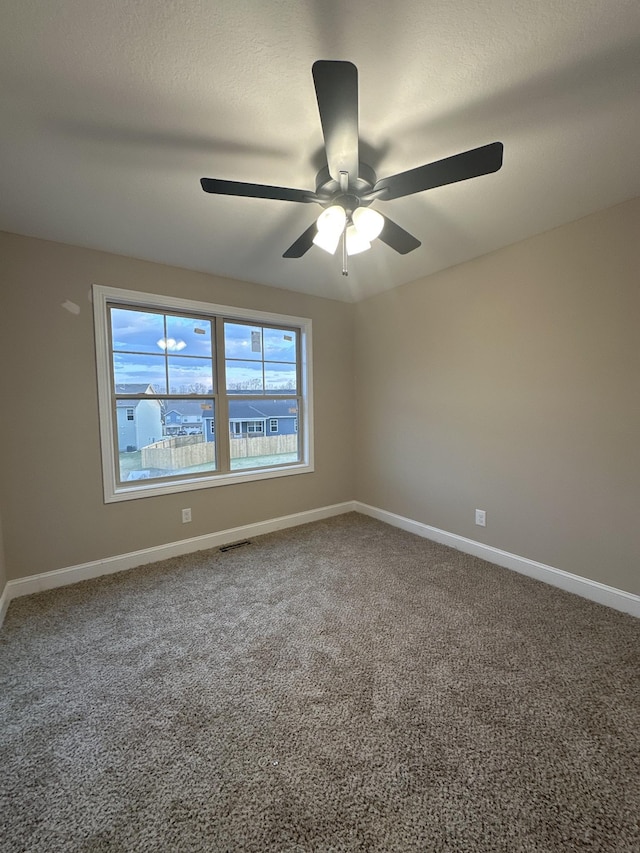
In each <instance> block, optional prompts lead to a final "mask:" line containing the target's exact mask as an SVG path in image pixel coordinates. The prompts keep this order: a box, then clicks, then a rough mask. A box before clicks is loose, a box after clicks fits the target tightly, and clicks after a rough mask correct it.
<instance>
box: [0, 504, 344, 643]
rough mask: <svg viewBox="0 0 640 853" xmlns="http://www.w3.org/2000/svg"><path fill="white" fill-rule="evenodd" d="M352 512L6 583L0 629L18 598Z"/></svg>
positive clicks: (307, 515)
mask: <svg viewBox="0 0 640 853" xmlns="http://www.w3.org/2000/svg"><path fill="white" fill-rule="evenodd" d="M354 510H355V504H354V502H353V501H345V502H344V503H340V504H333V505H332V506H324V507H320V508H319V509H311V510H307V511H306V512H296V513H294V514H293V515H283V516H280V517H279V518H270V519H268V520H267V521H257V522H255V523H254V524H245V525H243V526H242V527H230V528H229V529H227V530H220V531H218V532H217V533H207V534H205V535H204V536H194V537H193V538H192V539H182V540H180V541H179V542H170V543H168V544H166V545H157V546H155V547H153V548H143V549H142V550H141V551H131V552H130V553H129V554H119V555H117V556H115V557H105V559H103V560H94V561H93V562H91V563H81V564H80V565H77V566H69V567H67V568H64V569H55V570H54V571H51V572H42V573H41V574H38V575H32V576H31V577H26V578H19V579H18V580H12V581H8V582H7V585H6V587H5V589H4V592H3V593H2V596H1V597H0V627H1V626H2V621H3V619H4V615H5V612H6V610H7V607H8V605H9V602H10V601H11V600H12V599H14V598H18V597H20V596H22V595H31V594H32V593H34V592H44V591H45V590H48V589H55V588H56V587H59V586H67V585H68V584H72V583H77V582H78V581H85V580H91V579H92V578H98V577H100V576H101V575H110V574H113V573H114V572H122V571H126V570H127V569H133V568H135V567H136V566H144V565H145V564H146V563H156V562H158V561H159V560H166V559H168V558H170V557H178V556H180V555H181V554H190V553H192V552H194V551H204V550H206V549H207V548H219V547H220V546H221V545H228V544H229V543H230V542H237V541H238V540H240V539H248V538H250V537H251V536H260V535H262V534H264V533H273V532H274V531H276V530H284V529H285V528H287V527H297V526H298V525H300V524H308V523H309V522H311V521H320V520H321V519H323V518H330V517H331V516H334V515H342V514H343V513H345V512H354Z"/></svg>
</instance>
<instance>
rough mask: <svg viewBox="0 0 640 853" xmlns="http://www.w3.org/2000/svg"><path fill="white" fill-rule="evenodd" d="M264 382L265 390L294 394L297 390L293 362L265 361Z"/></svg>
mask: <svg viewBox="0 0 640 853" xmlns="http://www.w3.org/2000/svg"><path fill="white" fill-rule="evenodd" d="M264 384H265V390H267V391H281V392H283V393H285V394H295V393H296V391H297V390H298V389H297V388H296V366H295V364H282V363H277V364H274V363H272V362H268V361H266V362H265V364H264Z"/></svg>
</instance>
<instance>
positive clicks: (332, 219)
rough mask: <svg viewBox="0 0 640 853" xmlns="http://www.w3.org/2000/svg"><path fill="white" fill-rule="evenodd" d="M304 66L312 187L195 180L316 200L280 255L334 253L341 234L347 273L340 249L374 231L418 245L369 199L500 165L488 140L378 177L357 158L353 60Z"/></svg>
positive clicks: (395, 243)
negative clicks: (314, 112) (308, 77)
mask: <svg viewBox="0 0 640 853" xmlns="http://www.w3.org/2000/svg"><path fill="white" fill-rule="evenodd" d="M312 72H313V81H314V85H315V90H316V99H317V102H318V111H319V113H320V123H321V125H322V134H323V136H324V143H325V151H326V155H327V166H326V168H323V169H321V170H320V172H318V175H317V176H316V189H315V192H312V191H305V190H299V189H294V188H291V187H277V186H269V185H265V184H248V183H243V182H241V181H227V180H220V179H218V178H202V179H201V180H200V184H201V186H202V189H203V190H204V191H205V192H208V193H213V194H215V195H235V196H244V197H248V198H267V199H274V200H277V201H293V202H298V203H303V204H309V203H312V202H314V203H316V204H319V205H321V206H322V207H323V208H324V210H323V211H322V213H321V214H320V216H318V218H317V221H314V222H312V223H311V225H310V226H309V227H308V228H307V229H306V231H304V232H303V233H302V234H301V235H300V237H298V239H297V240H296V241H295V242H294V243H293V244H292V245H291V246H289V248H288V249H287V250H286V252H285V253H284V254H283V257H284V258H301V257H302V256H303V255H304V254H306V252H308V251H309V249H310V248H311V247H312V246H313V245H316V246H318V247H319V248H321V249H324V251H326V252H329V253H330V254H334V253H335V251H336V249H337V248H338V245H339V244H340V240H341V239H342V247H343V253H342V254H343V262H342V266H343V269H342V272H343V275H347V267H346V257H347V255H355V254H358V253H359V252H363V251H366V250H367V249H369V248H371V241H372V240H375V239H377V238H380V240H381V241H382V242H383V243H386V244H387V246H389V247H390V248H391V249H394V250H395V251H396V252H399V253H400V254H402V255H406V254H407V253H408V252H412V251H413V250H414V249H417V248H418V247H419V246H420V245H421V243H420V240H418V239H417V238H416V237H414V236H413V235H412V234H410V233H409V232H408V231H405V230H404V228H402V227H401V226H400V225H398V224H397V223H396V222H394V221H393V220H392V219H389V217H387V216H383V215H382V214H381V213H379V212H378V211H377V210H373V209H372V208H371V207H370V206H369V205H371V204H372V203H373V202H378V201H380V202H383V201H389V200H390V199H395V198H402V197H403V196H407V195H413V194H414V193H420V192H424V191H425V190H428V189H434V188H435V187H441V186H445V185H447V184H454V183H457V182H458V181H465V180H467V179H469V178H476V177H479V176H480V175H488V174H491V173H492V172H497V171H498V170H499V169H500V168H501V166H502V156H503V145H502V143H501V142H492V143H490V144H489V145H483V146H481V147H480V148H473V149H471V150H470V151H464V152H462V153H461V154H455V155H454V156H452V157H447V158H445V159H444V160H438V161H436V162H434V163H428V164H426V165H424V166H418V167H417V168H415V169H409V170H408V171H406V172H400V173H398V174H397V175H392V176H390V177H388V178H382V179H380V180H378V179H377V176H376V174H375V172H374V171H373V169H372V168H371V167H370V166H368V165H367V164H366V163H361V162H360V159H359V139H358V70H357V68H356V66H355V65H354V64H353V63H351V62H343V61H332V60H318V61H317V62H314V63H313V69H312Z"/></svg>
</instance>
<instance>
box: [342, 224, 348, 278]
mask: <svg viewBox="0 0 640 853" xmlns="http://www.w3.org/2000/svg"><path fill="white" fill-rule="evenodd" d="M347 258H348V255H347V229H346V228H345V229H344V231H343V232H342V275H349V268H348V266H347Z"/></svg>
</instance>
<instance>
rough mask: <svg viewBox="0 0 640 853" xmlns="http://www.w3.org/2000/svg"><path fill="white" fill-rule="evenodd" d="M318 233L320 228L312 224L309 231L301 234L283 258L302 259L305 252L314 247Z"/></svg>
mask: <svg viewBox="0 0 640 853" xmlns="http://www.w3.org/2000/svg"><path fill="white" fill-rule="evenodd" d="M317 232H318V226H317V224H316V223H315V222H312V223H311V225H310V226H309V227H308V228H307V230H306V231H305V232H304V233H303V234H301V235H300V236H299V237H298V239H297V240H296V242H295V243H293V244H292V245H291V246H289V248H288V249H287V251H286V252H285V253H284V255H283V256H282V257H283V258H301V257H302V256H303V255H304V253H305V252H308V251H309V249H310V248H311V247H312V246H313V238H314V237H315V236H316V234H317Z"/></svg>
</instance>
